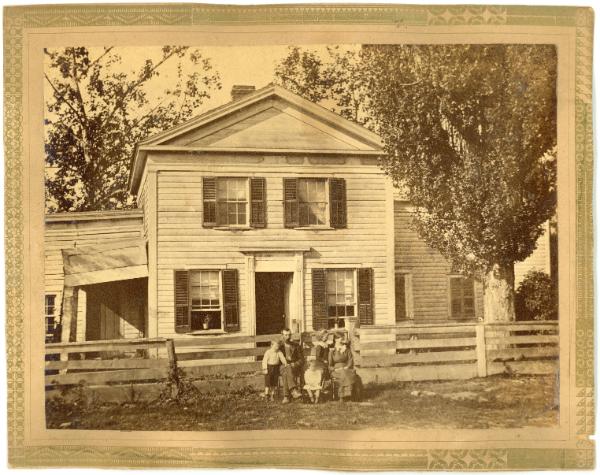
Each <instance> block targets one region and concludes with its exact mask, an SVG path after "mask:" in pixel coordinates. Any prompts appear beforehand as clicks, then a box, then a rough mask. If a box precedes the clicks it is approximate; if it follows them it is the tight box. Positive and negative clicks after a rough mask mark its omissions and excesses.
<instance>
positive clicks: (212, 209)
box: [202, 176, 217, 228]
mask: <svg viewBox="0 0 600 475" xmlns="http://www.w3.org/2000/svg"><path fill="white" fill-rule="evenodd" d="M202 202H203V211H204V212H203V213H202V214H203V219H202V224H203V226H204V227H207V228H210V227H213V226H216V225H217V179H216V178H215V177H209V176H205V177H203V178H202Z"/></svg>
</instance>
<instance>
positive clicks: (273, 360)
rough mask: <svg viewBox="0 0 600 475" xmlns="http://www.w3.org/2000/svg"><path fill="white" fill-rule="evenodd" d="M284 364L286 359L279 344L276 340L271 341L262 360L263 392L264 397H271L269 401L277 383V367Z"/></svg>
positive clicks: (272, 397) (272, 396)
mask: <svg viewBox="0 0 600 475" xmlns="http://www.w3.org/2000/svg"><path fill="white" fill-rule="evenodd" d="M282 365H283V366H286V365H287V361H286V359H285V356H284V354H283V352H282V351H281V344H280V343H279V341H277V340H273V341H271V347H270V348H269V349H268V350H267V351H265V354H264V356H263V360H262V369H263V373H264V375H265V392H264V394H263V396H264V397H269V396H270V397H271V401H273V400H274V399H275V392H276V391H277V386H278V385H279V368H280V367H281V366H282Z"/></svg>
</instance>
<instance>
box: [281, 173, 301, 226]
mask: <svg viewBox="0 0 600 475" xmlns="http://www.w3.org/2000/svg"><path fill="white" fill-rule="evenodd" d="M283 223H284V226H285V227H286V228H295V227H297V226H299V225H300V222H299V218H298V179H297V178H284V179H283Z"/></svg>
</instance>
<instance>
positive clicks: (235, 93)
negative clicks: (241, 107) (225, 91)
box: [231, 84, 256, 101]
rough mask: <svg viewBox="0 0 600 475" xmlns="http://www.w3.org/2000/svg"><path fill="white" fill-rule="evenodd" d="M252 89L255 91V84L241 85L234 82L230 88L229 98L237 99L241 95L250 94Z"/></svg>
mask: <svg viewBox="0 0 600 475" xmlns="http://www.w3.org/2000/svg"><path fill="white" fill-rule="evenodd" d="M254 91H256V87H255V86H243V85H240V84H236V85H235V86H233V87H232V88H231V100H232V101H238V100H240V99H241V98H242V97H245V96H247V95H248V94H252V93H253V92H254Z"/></svg>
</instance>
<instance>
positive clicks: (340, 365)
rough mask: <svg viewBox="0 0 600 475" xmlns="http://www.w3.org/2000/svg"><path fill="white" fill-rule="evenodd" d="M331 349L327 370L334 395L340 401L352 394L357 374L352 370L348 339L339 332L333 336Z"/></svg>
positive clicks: (352, 360) (352, 361)
mask: <svg viewBox="0 0 600 475" xmlns="http://www.w3.org/2000/svg"><path fill="white" fill-rule="evenodd" d="M333 343H334V346H333V349H332V350H331V351H330V352H329V371H330V374H331V379H332V380H333V384H334V388H335V390H334V395H335V393H336V392H337V397H338V398H339V400H340V401H343V400H344V399H345V398H349V397H352V396H353V394H354V393H353V391H354V388H355V386H357V384H358V376H357V374H356V371H354V359H353V358H352V351H351V350H350V346H349V344H348V341H346V340H345V339H344V337H343V336H342V335H340V334H335V335H334V336H333Z"/></svg>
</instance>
